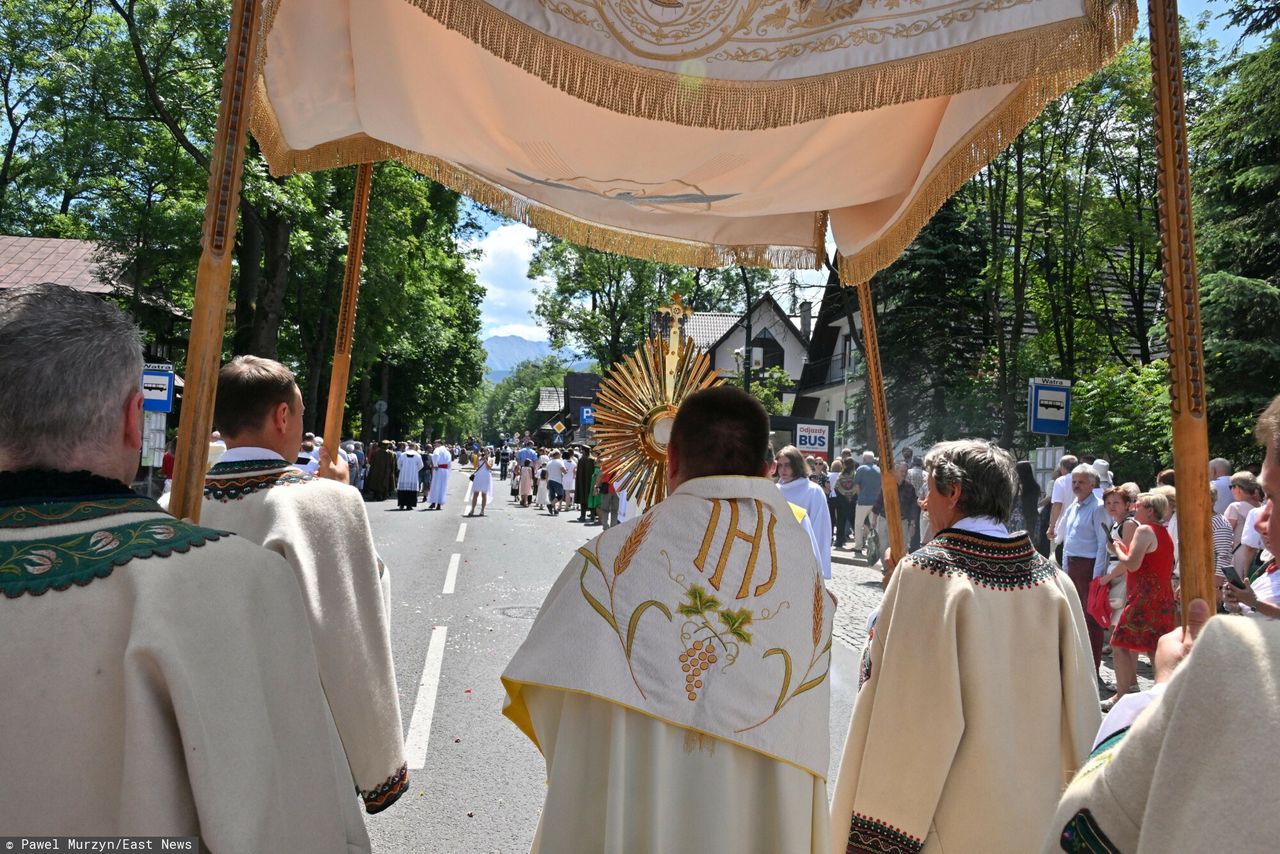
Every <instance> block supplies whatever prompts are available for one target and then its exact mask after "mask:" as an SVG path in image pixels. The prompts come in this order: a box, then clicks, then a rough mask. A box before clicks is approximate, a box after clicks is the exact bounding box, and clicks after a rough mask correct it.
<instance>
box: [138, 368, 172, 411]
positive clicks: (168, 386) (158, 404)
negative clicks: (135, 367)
mask: <svg viewBox="0 0 1280 854" xmlns="http://www.w3.org/2000/svg"><path fill="white" fill-rule="evenodd" d="M142 410H143V411H144V412H172V411H173V365H171V364H169V363H168V362H144V363H143V365H142Z"/></svg>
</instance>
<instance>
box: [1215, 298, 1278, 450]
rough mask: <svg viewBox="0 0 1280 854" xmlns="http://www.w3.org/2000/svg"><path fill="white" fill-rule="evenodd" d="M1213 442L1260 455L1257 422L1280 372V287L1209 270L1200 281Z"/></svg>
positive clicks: (1272, 393) (1274, 387)
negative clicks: (1279, 331) (1255, 436)
mask: <svg viewBox="0 0 1280 854" xmlns="http://www.w3.org/2000/svg"><path fill="white" fill-rule="evenodd" d="M1200 320H1201V323H1202V324H1203V326H1204V333H1205V338H1204V363H1205V364H1204V367H1205V376H1206V378H1207V380H1208V395H1207V399H1208V403H1209V447H1210V448H1212V449H1213V453H1214V455H1215V456H1219V455H1221V456H1224V457H1227V458H1228V459H1231V460H1236V461H1239V460H1246V459H1257V457H1258V448H1257V445H1256V443H1255V442H1254V440H1253V425H1254V422H1255V421H1256V420H1257V418H1258V415H1259V414H1260V413H1261V412H1262V410H1263V409H1265V408H1266V406H1267V404H1268V403H1269V402H1270V401H1271V398H1272V397H1274V396H1275V394H1276V392H1277V388H1276V378H1277V377H1280V342H1278V341H1277V340H1276V330H1277V329H1280V286H1277V285H1276V284H1275V283H1273V282H1267V281H1263V280H1260V279H1248V278H1244V277H1242V276H1233V275H1231V274H1230V273H1210V274H1208V275H1207V276H1205V277H1204V278H1203V279H1201V281H1200Z"/></svg>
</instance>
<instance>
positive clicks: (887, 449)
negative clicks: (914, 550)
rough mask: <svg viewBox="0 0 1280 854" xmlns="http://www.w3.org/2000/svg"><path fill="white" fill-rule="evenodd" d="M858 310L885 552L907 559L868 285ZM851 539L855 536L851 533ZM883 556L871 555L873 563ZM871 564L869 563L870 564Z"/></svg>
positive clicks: (860, 287) (863, 285)
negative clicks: (877, 455)
mask: <svg viewBox="0 0 1280 854" xmlns="http://www.w3.org/2000/svg"><path fill="white" fill-rule="evenodd" d="M858 308H859V310H860V311H861V312H862V340H863V344H864V346H865V347H866V350H867V394H868V396H870V398H871V412H872V415H873V417H874V418H875V422H876V442H877V443H878V444H879V445H880V482H881V484H882V485H883V489H884V518H885V523H886V524H887V525H888V526H889V548H890V550H891V551H892V552H893V556H894V558H896V559H901V558H904V557H906V556H907V543H906V541H905V540H904V539H903V536H902V508H901V507H899V506H898V475H897V473H896V472H895V471H894V467H895V463H894V459H893V437H892V436H891V435H890V434H889V411H888V408H887V407H886V405H885V395H884V375H883V374H882V373H880V339H879V337H878V336H877V335H876V312H875V306H873V305H872V303H871V282H869V281H867V282H859V283H858ZM854 533H855V535H856V533H857V532H854ZM881 557H883V555H875V556H874V558H875V560H878V559H880V558H881ZM875 560H872V561H871V562H872V563H873V564H874V563H875Z"/></svg>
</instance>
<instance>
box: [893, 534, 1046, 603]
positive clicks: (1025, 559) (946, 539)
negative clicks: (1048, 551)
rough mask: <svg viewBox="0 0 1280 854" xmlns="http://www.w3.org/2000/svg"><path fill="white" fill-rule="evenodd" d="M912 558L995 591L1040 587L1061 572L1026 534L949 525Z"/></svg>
mask: <svg viewBox="0 0 1280 854" xmlns="http://www.w3.org/2000/svg"><path fill="white" fill-rule="evenodd" d="M908 560H910V561H912V562H914V563H915V564H916V565H918V566H919V567H920V568H922V569H924V570H925V571H927V572H929V573H931V574H932V575H937V576H944V577H945V576H950V575H964V576H967V577H968V578H969V579H970V580H971V581H972V582H973V583H974V584H977V585H978V586H980V587H987V588H990V589H993V590H1020V589H1026V588H1030V587H1036V586H1038V585H1040V584H1043V583H1044V582H1045V581H1047V580H1048V579H1050V578H1052V577H1053V576H1054V574H1055V573H1056V572H1057V569H1056V568H1055V567H1054V565H1053V564H1052V563H1050V562H1049V561H1047V560H1045V559H1044V558H1043V557H1041V556H1040V553H1039V552H1037V551H1036V550H1035V546H1033V545H1032V544H1031V540H1030V539H1029V538H1028V537H1027V535H1026V534H1025V533H1021V534H1016V535H1013V536H1008V537H993V536H988V535H984V534H977V533H972V532H969V531H961V530H957V529H956V528H947V529H946V530H944V531H941V532H940V533H939V534H938V535H937V536H936V537H934V538H933V539H932V540H931V541H929V543H928V544H927V545H924V546H921V547H920V548H919V549H918V550H916V551H914V552H912V553H911V555H910V557H909V558H908Z"/></svg>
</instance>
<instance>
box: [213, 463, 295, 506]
mask: <svg viewBox="0 0 1280 854" xmlns="http://www.w3.org/2000/svg"><path fill="white" fill-rule="evenodd" d="M314 479H315V478H314V477H313V476H312V475H309V474H307V473H306V472H304V471H302V470H300V469H299V468H298V467H297V466H295V465H294V464H292V463H288V462H285V461H284V460H282V459H279V458H277V459H274V460H271V459H266V460H234V461H232V462H219V463H218V464H217V465H215V466H214V467H213V468H211V469H209V474H208V475H206V476H205V481H204V497H205V498H206V499H212V500H214V501H222V502H227V501H235V500H237V499H240V498H245V497H247V496H250V495H252V494H254V493H255V492H258V491H260V490H263V489H270V488H271V487H273V486H282V485H287V484H297V483H306V482H307V481H309V480H314Z"/></svg>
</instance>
